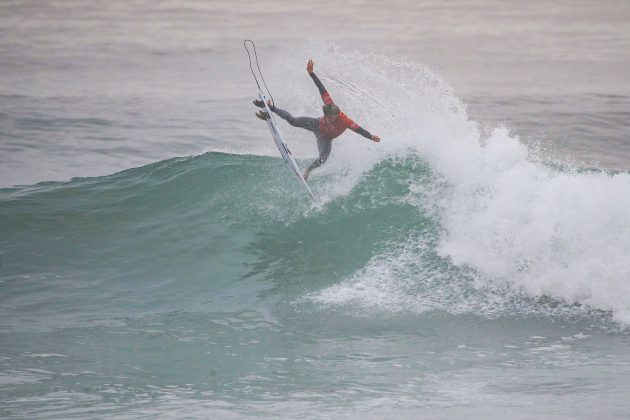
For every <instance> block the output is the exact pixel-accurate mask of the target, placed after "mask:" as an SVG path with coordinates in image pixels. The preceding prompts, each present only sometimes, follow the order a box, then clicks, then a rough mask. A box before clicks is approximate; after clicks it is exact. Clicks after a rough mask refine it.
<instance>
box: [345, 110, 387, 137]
mask: <svg viewBox="0 0 630 420" xmlns="http://www.w3.org/2000/svg"><path fill="white" fill-rule="evenodd" d="M339 118H341V122H343V125H345V126H346V127H348V128H349V129H350V130H352V131H354V132H355V133H357V134H360V135H362V136H363V137H365V138H366V139H368V140H372V141H373V142H376V143H378V142H379V141H381V138H380V137H379V136H377V135H374V134H371V133H370V132H369V131H367V130H366V129H365V128H363V127H361V126H360V125H359V124H357V123H355V122H354V121H352V120H351V119H350V118H349V117H348V116H347V115H346V114H344V113H343V112H342V113H340V114H339Z"/></svg>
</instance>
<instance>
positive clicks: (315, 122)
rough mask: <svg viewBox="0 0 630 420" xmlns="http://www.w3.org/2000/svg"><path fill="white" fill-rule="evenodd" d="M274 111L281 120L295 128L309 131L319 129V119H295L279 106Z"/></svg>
mask: <svg viewBox="0 0 630 420" xmlns="http://www.w3.org/2000/svg"><path fill="white" fill-rule="evenodd" d="M272 111H273V112H275V113H276V114H278V116H279V117H280V118H282V119H283V120H285V121H286V122H288V123H289V124H291V125H292V126H293V127H299V128H303V129H305V130H309V131H314V130H315V129H316V128H317V127H319V118H311V117H294V116H292V115H291V114H289V113H288V112H287V111H285V110H284V109H280V108H278V107H277V106H276V107H274V108H273V110H272Z"/></svg>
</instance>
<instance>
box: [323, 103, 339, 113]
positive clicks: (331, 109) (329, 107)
mask: <svg viewBox="0 0 630 420" xmlns="http://www.w3.org/2000/svg"><path fill="white" fill-rule="evenodd" d="M322 111H324V115H339V113H340V112H341V110H340V109H339V107H338V106H337V105H335V104H326V105H324V106H323V107H322Z"/></svg>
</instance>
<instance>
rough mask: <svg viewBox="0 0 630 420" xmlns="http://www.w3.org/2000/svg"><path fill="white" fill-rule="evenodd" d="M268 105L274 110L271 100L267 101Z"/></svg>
mask: <svg viewBox="0 0 630 420" xmlns="http://www.w3.org/2000/svg"><path fill="white" fill-rule="evenodd" d="M267 105H269V109H273V102H271V99H267Z"/></svg>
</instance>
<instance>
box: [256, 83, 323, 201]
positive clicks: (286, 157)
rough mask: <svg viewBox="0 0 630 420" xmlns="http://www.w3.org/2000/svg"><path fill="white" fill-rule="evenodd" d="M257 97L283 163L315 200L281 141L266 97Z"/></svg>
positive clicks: (261, 95) (289, 152)
mask: <svg viewBox="0 0 630 420" xmlns="http://www.w3.org/2000/svg"><path fill="white" fill-rule="evenodd" d="M258 96H259V97H260V100H261V101H263V104H265V110H266V111H267V113H268V114H269V118H267V120H266V121H267V126H268V127H269V130H270V131H271V135H272V136H273V140H274V141H275V142H276V146H278V150H279V151H280V154H281V155H282V159H284V161H285V162H286V163H287V165H288V166H289V169H291V172H293V174H294V175H295V177H296V178H297V179H298V182H299V183H300V184H302V186H304V189H305V190H306V192H308V195H310V196H311V198H312V199H315V196H314V195H313V192H312V191H311V189H310V187H309V186H308V184H307V183H306V180H305V179H304V177H303V176H302V173H301V172H300V168H299V167H298V165H297V163H296V162H295V159H294V158H293V155H292V154H291V151H290V150H289V148H288V147H287V144H286V143H285V142H284V140H283V139H282V134H280V129H279V128H278V123H276V120H274V118H273V113H272V112H271V109H269V106H268V105H267V97H266V96H265V95H263V94H262V93H260V92H259V93H258Z"/></svg>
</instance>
